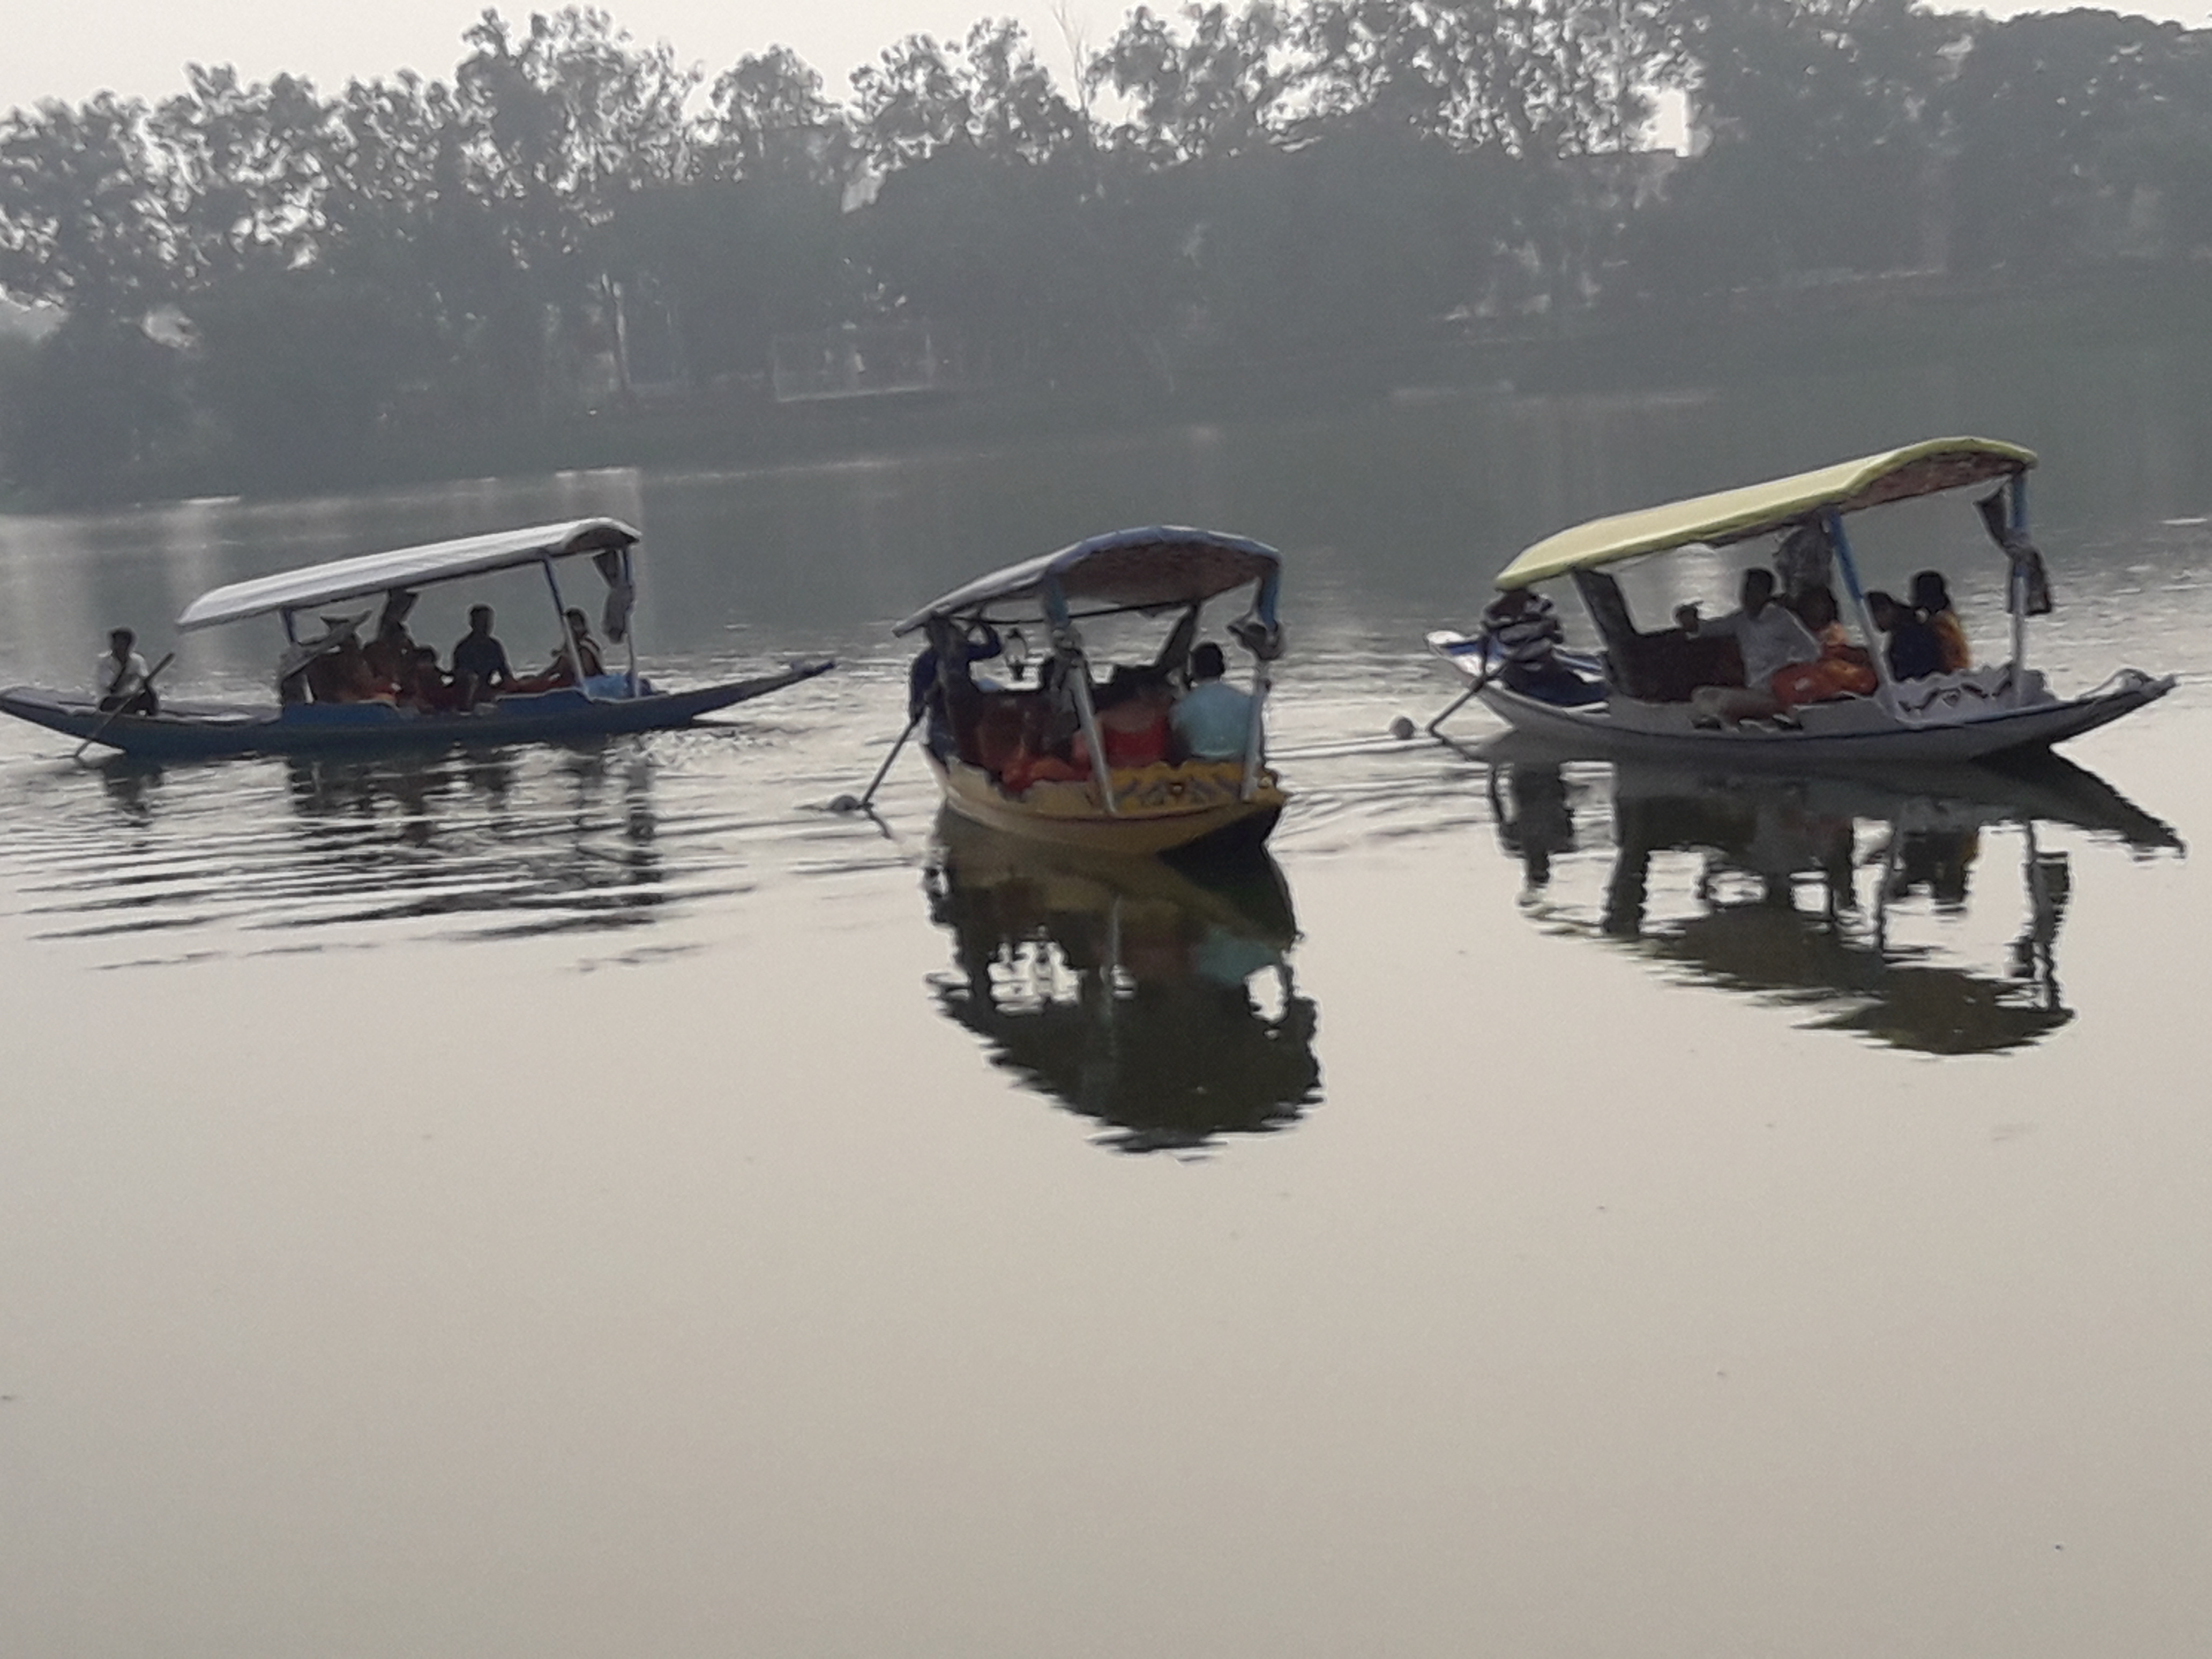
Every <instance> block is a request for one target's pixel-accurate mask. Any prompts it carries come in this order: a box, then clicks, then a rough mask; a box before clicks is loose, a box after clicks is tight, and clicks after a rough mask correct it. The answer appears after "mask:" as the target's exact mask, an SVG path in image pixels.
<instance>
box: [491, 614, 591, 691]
mask: <svg viewBox="0 0 2212 1659" xmlns="http://www.w3.org/2000/svg"><path fill="white" fill-rule="evenodd" d="M562 616H563V617H565V618H566V619H567V621H568V632H569V634H570V635H574V639H575V642H576V649H575V653H574V657H572V656H571V654H570V653H569V650H568V637H567V636H564V637H562V638H561V639H559V640H557V641H555V642H554V646H553V660H552V661H550V662H549V663H547V664H546V665H545V666H544V668H543V669H542V670H540V671H538V672H537V673H535V674H530V675H526V676H525V677H524V678H521V679H519V680H517V681H516V682H515V683H514V689H515V690H517V691H523V692H529V691H557V690H561V689H562V687H563V686H570V685H574V684H577V683H578V681H577V678H576V661H575V659H577V658H580V659H582V662H583V670H584V678H586V679H589V678H592V677H593V676H595V675H599V674H604V673H605V672H606V671H607V666H606V662H605V659H604V658H602V657H601V655H600V654H599V641H597V640H595V639H593V638H592V623H591V618H590V617H586V615H585V614H584V613H583V612H582V611H578V610H574V609H573V608H572V609H570V610H568V611H563V612H562Z"/></svg>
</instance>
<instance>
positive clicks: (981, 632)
mask: <svg viewBox="0 0 2212 1659" xmlns="http://www.w3.org/2000/svg"><path fill="white" fill-rule="evenodd" d="M975 629H976V631H975V633H974V634H972V635H971V634H969V633H968V632H966V631H963V630H962V629H957V628H955V627H954V626H953V625H952V624H951V623H931V624H930V629H929V644H928V645H927V647H924V649H923V651H922V653H921V655H920V656H918V657H916V658H915V659H914V664H913V665H912V666H911V667H910V668H908V670H907V678H906V717H907V719H908V720H909V721H914V720H920V719H921V717H922V714H923V713H924V712H925V711H927V714H928V715H929V722H928V725H927V728H926V729H925V730H924V731H923V732H922V741H923V742H924V743H925V744H927V745H928V746H929V748H930V750H931V752H932V753H933V754H937V755H951V754H953V753H955V752H957V751H956V745H955V738H954V731H953V728H954V722H955V720H956V718H957V716H956V713H955V711H954V710H953V709H951V708H946V707H945V690H946V689H947V688H946V686H945V684H941V683H940V681H949V682H950V683H951V685H950V689H951V693H952V699H953V701H954V702H956V703H957V702H964V701H966V700H968V699H969V698H970V697H971V696H972V695H973V693H974V691H975V678H974V676H973V675H972V674H971V672H970V669H971V668H972V667H973V665H975V664H976V663H979V662H987V661H988V660H989V659H991V658H993V657H995V656H997V655H998V654H999V653H1000V651H1001V650H1003V649H1004V648H1005V647H1003V646H1002V645H1001V644H1000V640H999V630H998V629H995V628H994V627H992V626H991V624H990V623H976V624H975ZM940 663H943V664H945V665H947V671H946V672H945V673H944V674H943V675H942V676H940V675H939V671H938V668H939V664H940Z"/></svg>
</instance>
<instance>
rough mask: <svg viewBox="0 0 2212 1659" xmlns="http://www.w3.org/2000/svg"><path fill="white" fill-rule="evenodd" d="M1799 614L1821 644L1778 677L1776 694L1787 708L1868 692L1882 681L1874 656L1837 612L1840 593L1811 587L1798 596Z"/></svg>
mask: <svg viewBox="0 0 2212 1659" xmlns="http://www.w3.org/2000/svg"><path fill="white" fill-rule="evenodd" d="M1797 616H1798V619H1799V620H1800V621H1802V623H1804V624H1805V627H1806V629H1807V631H1808V632H1809V633H1810V634H1811V635H1813V638H1814V641H1817V642H1818V643H1819V645H1820V656H1819V658H1818V659H1816V660H1814V661H1812V662H1801V663H1792V664H1791V665H1790V666H1789V667H1788V668H1785V669H1784V670H1783V671H1782V672H1781V673H1779V674H1778V675H1776V676H1775V677H1774V681H1773V688H1774V695H1775V696H1777V697H1778V698H1779V699H1780V700H1781V702H1782V705H1783V707H1784V708H1798V707H1801V706H1802V705H1803V704H1805V703H1808V702H1828V701H1829V700H1830V699H1831V698H1834V697H1848V696H1860V697H1863V696H1869V695H1871V694H1872V692H1873V690H1874V689H1875V686H1876V685H1877V684H1880V682H1879V681H1878V680H1877V679H1876V678H1875V671H1874V659H1873V658H1872V657H1870V656H1869V655H1868V654H1867V653H1866V651H1865V650H1864V648H1863V647H1859V646H1856V645H1853V644H1852V643H1851V641H1850V635H1847V634H1845V633H1844V624H1843V623H1842V622H1841V621H1840V620H1839V619H1838V617H1837V615H1836V596H1835V594H1834V593H1833V592H1831V591H1830V590H1829V589H1828V588H1826V587H1824V586H1815V587H1809V588H1807V589H1806V590H1805V592H1802V593H1801V594H1799V595H1798V597H1797Z"/></svg>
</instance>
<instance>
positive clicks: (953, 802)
mask: <svg viewBox="0 0 2212 1659" xmlns="http://www.w3.org/2000/svg"><path fill="white" fill-rule="evenodd" d="M1281 580H1282V556H1281V555H1279V554H1278V553H1277V552H1276V551H1275V550H1274V549H1273V548H1271V547H1267V546H1264V545H1262V544H1260V543H1258V542H1255V541H1248V540H1246V539H1245V538H1243V537H1241V536H1225V535H1221V534H1218V533H1217V532H1212V531H1208V530H1192V529H1185V528H1182V527H1180V526H1151V527H1146V528H1142V529H1133V530H1122V531H1116V532H1113V533H1112V534H1110V535H1104V536H1097V537H1093V538H1091V539H1090V540H1088V541H1084V542H1078V543H1076V544H1074V545H1073V546H1071V547H1066V548H1062V549H1061V550H1060V551H1059V552H1057V553H1048V554H1046V555H1044V556H1042V557H1040V558H1035V559H1030V560H1026V561H1024V562H1022V563H1020V564H1015V565H1009V566H1007V567H1006V568H1005V569H1003V570H997V571H994V572H992V573H991V574H989V575H987V576H981V577H979V578H977V579H976V580H974V581H971V582H969V583H967V584H966V585H964V586H960V587H957V588H955V589H953V590H952V591H951V592H949V593H946V594H945V595H944V596H943V597H941V598H939V599H935V600H933V601H932V602H931V603H930V604H928V605H925V606H923V607H922V608H921V610H920V611H915V613H914V615H912V616H911V617H908V618H907V619H906V620H905V621H904V622H902V623H899V625H898V627H897V628H896V630H894V631H895V632H896V633H897V634H900V635H910V634H915V633H926V634H927V637H928V639H929V642H930V649H929V650H928V652H927V653H924V658H923V659H922V660H921V662H920V663H918V665H917V673H916V683H915V684H914V685H913V686H912V687H911V694H912V695H911V697H910V705H911V706H910V707H909V710H908V713H909V715H910V717H911V718H910V720H909V723H908V728H907V729H908V731H909V732H911V731H912V730H913V729H914V727H915V725H917V724H920V723H921V722H922V721H923V720H925V719H926V720H928V722H929V726H930V734H929V738H928V739H927V741H926V742H925V744H924V750H925V753H926V754H927V757H928V760H929V764H930V767H931V769H932V770H933V772H934V773H935V774H936V775H937V780H938V783H939V787H940V788H941V789H942V790H943V791H944V795H945V805H947V806H948V807H950V808H951V811H955V812H957V813H958V814H959V815H960V816H961V817H965V818H969V819H972V820H973V821H975V823H981V824H985V825H987V826H989V827H990V828H992V829H1000V830H1003V831H1006V832H1007V833H1010V834H1013V835H1018V836H1030V837H1032V838H1034V839H1037V840H1042V841H1047V842H1055V843H1058V844H1060V845H1062V846H1070V847H1082V848H1094V849H1097V850H1100V851H1106V852H1120V853H1132V854H1155V853H1166V852H1171V851H1184V850H1192V849H1204V850H1206V851H1213V850H1219V849H1224V848H1229V847H1231V846H1236V845H1252V846H1256V845H1258V844H1259V843H1260V842H1262V841H1264V840H1265V839H1266V838H1267V834H1268V832H1269V831H1271V830H1272V829H1273V828H1274V826H1275V821H1276V819H1277V818H1278V817H1280V816H1281V813H1282V810H1283V805H1284V802H1285V795H1284V793H1283V791H1282V788H1281V786H1280V785H1279V783H1278V782H1277V781H1276V778H1275V775H1274V773H1273V771H1272V770H1270V769H1268V767H1267V763H1266V756H1265V746H1266V738H1265V711H1266V705H1267V692H1268V687H1269V684H1270V680H1271V674H1272V671H1273V663H1274V662H1275V660H1276V659H1277V658H1278V657H1279V656H1280V655H1281V653H1282V648H1283V635H1282V629H1281V627H1280V626H1279V623H1277V621H1276V619H1275V601H1276V595H1277V592H1278V590H1279V586H1280V584H1281ZM1237 594H1243V595H1245V596H1246V603H1245V606H1244V609H1243V612H1242V614H1241V615H1239V616H1237V617H1235V618H1234V619H1232V620H1231V621H1229V622H1228V623H1227V624H1226V631H1227V633H1228V634H1229V635H1231V637H1232V638H1233V639H1234V641H1236V642H1237V645H1238V646H1239V647H1242V648H1243V651H1244V652H1245V653H1247V654H1248V655H1249V657H1250V659H1251V677H1250V689H1249V693H1247V694H1246V695H1247V696H1249V708H1248V709H1247V711H1246V713H1245V714H1244V715H1243V728H1244V729H1243V734H1242V737H1243V740H1242V744H1241V745H1240V748H1239V752H1237V753H1236V754H1235V755H1234V756H1228V755H1224V754H1220V753H1219V752H1218V750H1217V751H1215V752H1213V753H1212V757H1194V756H1190V755H1182V754H1179V753H1178V752H1177V751H1176V750H1175V749H1173V748H1169V749H1164V750H1160V751H1159V752H1157V753H1152V752H1149V751H1144V752H1141V753H1140V755H1139V758H1138V759H1137V760H1136V761H1135V763H1124V762H1126V761H1127V760H1128V759H1129V750H1127V748H1120V749H1119V750H1118V752H1117V743H1116V740H1115V730H1114V729H1111V728H1113V727H1114V726H1115V721H1116V715H1115V709H1114V707H1113V702H1112V700H1113V696H1114V695H1115V692H1116V691H1117V690H1121V689H1122V688H1123V687H1124V684H1125V681H1127V682H1131V683H1133V690H1132V691H1131V695H1132V696H1151V697H1153V698H1156V699H1157V700H1158V706H1159V707H1160V708H1162V709H1163V710H1164V708H1166V706H1167V701H1168V699H1170V698H1174V697H1177V696H1188V695H1191V692H1192V690H1193V689H1194V678H1203V675H1202V674H1201V673H1200V671H1198V670H1197V669H1196V668H1194V664H1196V663H1198V662H1199V661H1200V659H1201V656H1202V653H1205V652H1206V647H1203V646H1196V645H1195V641H1197V638H1198V632H1199V625H1200V620H1201V616H1202V613H1203V611H1204V610H1205V607H1206V605H1208V604H1209V603H1210V602H1212V601H1213V600H1215V599H1221V598H1224V597H1225V596H1231V595H1237ZM1170 616H1172V617H1174V618H1175V621H1174V623H1172V625H1171V626H1170V629H1169V632H1168V636H1167V639H1166V641H1165V643H1164V645H1163V646H1162V647H1160V648H1159V650H1158V653H1157V654H1155V655H1154V656H1153V657H1152V659H1151V661H1150V662H1149V663H1148V664H1146V665H1144V666H1142V667H1139V668H1136V669H1128V668H1121V669H1116V670H1115V673H1114V677H1113V678H1112V679H1111V680H1109V681H1106V682H1103V683H1102V682H1100V681H1098V680H1097V679H1096V678H1094V676H1093V673H1092V664H1091V656H1090V654H1089V653H1088V651H1087V649H1086V647H1085V638H1084V629H1085V626H1086V625H1090V626H1091V627H1092V628H1093V629H1094V631H1095V630H1096V629H1097V627H1098V626H1099V625H1100V624H1104V623H1109V620H1111V619H1124V618H1155V619H1157V618H1164V617H1170ZM1025 628H1027V629H1042V635H1043V639H1044V641H1045V642H1046V645H1047V653H1046V655H1045V657H1044V660H1043V662H1042V665H1041V668H1040V671H1039V673H1038V676H1037V684H1036V685H1035V686H1034V687H1026V686H1024V685H1023V684H1021V682H1022V680H1023V679H1024V678H1025V677H1026V656H1027V646H1028V642H1027V638H1026V635H1024V631H1023V630H1024V629H1025ZM1002 638H1003V641H1004V649H1003V651H1002V650H1001V641H1002ZM1215 649H1216V650H1218V647H1215ZM994 657H997V658H999V659H1000V661H1001V662H1002V663H1003V665H1005V667H1006V670H1007V671H1008V672H1009V673H1010V676H1011V677H1012V678H1013V680H1014V681H1015V684H1012V685H999V684H990V683H987V682H983V681H978V680H976V679H975V678H973V677H972V675H971V674H970V672H969V665H970V664H971V663H976V662H984V661H988V660H990V659H992V658H994ZM1102 701H1103V702H1105V703H1106V704H1107V705H1108V706H1107V707H1106V708H1103V709H1102V707H1101V705H1102ZM1231 701H1232V706H1233V700H1231ZM1160 718H1161V720H1163V721H1164V720H1166V718H1167V717H1166V714H1164V712H1163V713H1162V714H1161V715H1160ZM902 741H903V738H902ZM893 753H894V755H896V749H894V751H893ZM1091 757H1103V758H1104V760H1105V762H1106V764H1104V765H1101V766H1096V767H1094V766H1093V765H1092V764H1091ZM884 764H885V768H886V769H888V767H889V764H890V763H889V761H888V760H887V761H886V762H885V763H884ZM877 776H878V781H881V778H882V774H881V773H880V772H879V773H878V775H877ZM871 792H872V786H871Z"/></svg>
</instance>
